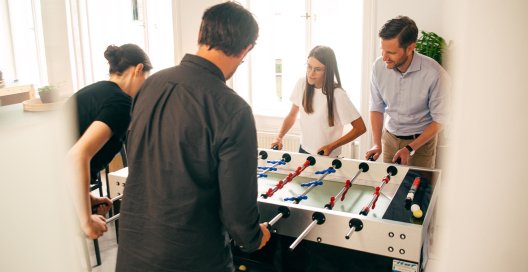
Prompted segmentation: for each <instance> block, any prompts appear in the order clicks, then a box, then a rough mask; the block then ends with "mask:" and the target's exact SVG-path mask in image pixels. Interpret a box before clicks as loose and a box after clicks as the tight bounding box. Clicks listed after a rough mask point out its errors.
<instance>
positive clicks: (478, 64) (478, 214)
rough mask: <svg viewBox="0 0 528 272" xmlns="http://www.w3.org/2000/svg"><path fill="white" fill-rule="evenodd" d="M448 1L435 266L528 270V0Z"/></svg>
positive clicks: (440, 269) (484, 269)
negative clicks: (447, 106)
mask: <svg viewBox="0 0 528 272" xmlns="http://www.w3.org/2000/svg"><path fill="white" fill-rule="evenodd" d="M446 4H447V8H448V9H447V10H449V11H450V12H449V16H448V17H447V16H446V17H444V18H445V19H446V20H445V29H447V30H449V33H450V35H451V34H452V37H453V40H454V44H453V45H454V47H453V50H454V52H453V59H452V64H453V65H452V67H453V69H452V72H451V73H452V76H453V80H454V81H453V82H454V88H453V96H454V107H453V111H452V113H453V129H452V135H451V137H450V142H449V145H450V154H449V155H448V161H447V171H445V174H446V175H444V179H443V185H442V186H443V189H444V190H443V191H442V192H441V194H440V202H439V204H441V205H440V206H439V208H440V209H439V212H440V213H439V215H440V216H439V221H440V222H441V225H442V228H441V229H440V230H441V236H439V239H437V241H438V242H439V244H440V247H439V248H440V251H439V252H440V253H441V256H440V259H441V260H442V261H441V266H440V267H439V270H438V271H479V272H488V271H489V272H491V271H527V268H526V266H527V264H526V261H527V260H526V256H527V251H526V245H527V244H528V232H527V230H528V217H527V216H526V214H527V211H526V210H527V208H528V197H527V196H526V192H527V188H528V187H527V186H528V178H527V176H526V167H527V165H528V157H527V152H528V148H527V146H526V139H527V137H526V135H527V133H528V122H527V121H526V116H528V107H526V101H528V87H527V86H528V85H527V84H526V76H527V75H528V69H527V66H526V64H527V63H528V55H527V54H526V44H527V43H528V32H527V31H526V26H527V25H528V17H527V16H526V14H525V13H526V11H527V10H528V2H526V1H525V0H511V1H507V3H506V2H501V1H478V0H474V1H473V0H468V1H459V0H447V1H446Z"/></svg>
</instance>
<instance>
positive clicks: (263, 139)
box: [257, 132, 357, 159]
mask: <svg viewBox="0 0 528 272" xmlns="http://www.w3.org/2000/svg"><path fill="white" fill-rule="evenodd" d="M275 137H277V134H276V133H269V132H258V133H257V140H258V147H259V148H271V143H272V142H273V140H275ZM300 140H301V139H300V136H297V135H288V134H287V135H286V136H284V138H283V139H282V145H283V147H282V150H284V151H290V152H298V151H299V145H300ZM341 148H342V150H341V155H340V157H345V158H351V159H357V154H356V150H357V142H351V143H348V144H346V145H344V146H342V147H341Z"/></svg>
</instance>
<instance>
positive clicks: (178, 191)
mask: <svg viewBox="0 0 528 272" xmlns="http://www.w3.org/2000/svg"><path fill="white" fill-rule="evenodd" d="M256 154H257V137H256V129H255V123H254V118H253V114H252V112H251V108H250V106H249V105H248V104H247V103H246V102H245V101H244V100H243V99H242V98H241V97H240V96H238V95H237V94H236V93H235V92H234V91H233V90H232V89H230V88H229V87H228V86H227V85H226V84H225V78H224V75H223V73H222V72H221V71H220V69H219V68H218V67H217V66H215V65H214V64H213V63H211V62H209V61H207V60H206V59H203V58H201V57H198V56H194V55H186V56H185V57H184V58H183V60H182V62H181V64H180V65H178V66H176V67H172V68H169V69H166V70H163V71H160V72H158V73H156V74H154V75H152V76H151V77H149V78H148V79H147V80H146V81H145V83H144V85H143V86H142V88H141V89H140V91H139V92H138V95H137V96H136V97H135V99H134V102H133V110H132V122H131V125H130V131H129V136H128V155H129V157H128V159H129V161H128V165H129V175H128V179H127V183H126V187H125V191H124V198H123V205H122V209H121V219H120V228H119V249H118V258H117V271H127V272H128V271H233V270H234V267H233V262H232V256H231V251H230V245H229V236H230V237H231V238H232V239H233V240H234V241H235V242H236V243H237V244H238V245H240V246H243V248H244V249H245V250H247V251H253V250H256V249H257V248H258V246H259V244H260V240H261V236H262V233H261V231H260V228H259V224H258V223H259V212H258V208H257V201H256V199H257V179H256V167H257V159H256V158H257V157H256Z"/></svg>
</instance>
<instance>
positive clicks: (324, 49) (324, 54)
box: [302, 45, 341, 127]
mask: <svg viewBox="0 0 528 272" xmlns="http://www.w3.org/2000/svg"><path fill="white" fill-rule="evenodd" d="M310 57H313V58H315V59H317V60H318V61H319V62H321V63H322V64H324V66H325V71H324V73H325V80H324V82H323V94H324V95H326V105H327V107H328V125H329V126H331V127H333V126H334V89H335V88H341V78H340V77H339V70H338V69H337V60H336V56H335V54H334V50H332V48H330V47H328V46H322V45H318V46H316V47H314V48H313V49H312V50H311V51H310V54H308V58H310ZM313 96H314V86H313V85H310V84H308V79H306V87H305V89H304V95H303V100H302V104H303V107H304V111H305V112H306V113H308V114H309V113H313Z"/></svg>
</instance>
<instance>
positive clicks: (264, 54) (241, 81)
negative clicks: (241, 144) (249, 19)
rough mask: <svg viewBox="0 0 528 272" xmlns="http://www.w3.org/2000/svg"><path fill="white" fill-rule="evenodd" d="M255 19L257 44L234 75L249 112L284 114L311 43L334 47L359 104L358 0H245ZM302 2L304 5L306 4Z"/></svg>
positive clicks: (348, 88)
mask: <svg viewBox="0 0 528 272" xmlns="http://www.w3.org/2000/svg"><path fill="white" fill-rule="evenodd" d="M247 2H248V5H247V6H248V7H249V9H250V10H251V11H252V12H253V14H254V15H255V17H256V18H257V21H258V23H259V27H260V32H259V39H258V40H257V46H256V47H255V49H254V50H253V51H252V52H251V53H250V58H251V61H250V63H249V64H246V63H244V64H243V65H242V66H241V67H240V69H239V72H237V74H235V77H234V85H235V90H237V91H238V92H239V93H240V94H241V95H242V96H243V97H244V98H246V99H247V100H248V102H249V103H250V104H251V105H252V107H253V112H254V113H257V114H262V115H267V116H281V117H282V116H284V115H285V114H287V112H288V111H289V109H290V108H291V102H290V100H289V98H290V95H291V92H292V90H293V87H294V85H295V83H296V82H297V80H298V79H299V78H301V77H304V76H305V66H304V65H305V63H306V57H307V55H308V53H309V51H310V50H311V49H312V48H313V47H314V46H315V45H326V46H330V47H332V49H333V50H334V51H335V53H336V56H337V61H338V66H339V72H340V76H341V82H342V84H343V88H344V89H345V90H346V91H347V93H348V94H349V96H350V98H351V99H352V102H353V103H354V104H355V105H356V107H357V108H358V109H359V108H360V105H359V101H360V89H361V60H362V37H363V26H362V22H363V16H362V14H363V6H362V1H347V0H312V1H305V0H290V1H280V0H273V1H268V0H248V1H247ZM306 4H307V6H305V5H306Z"/></svg>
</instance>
